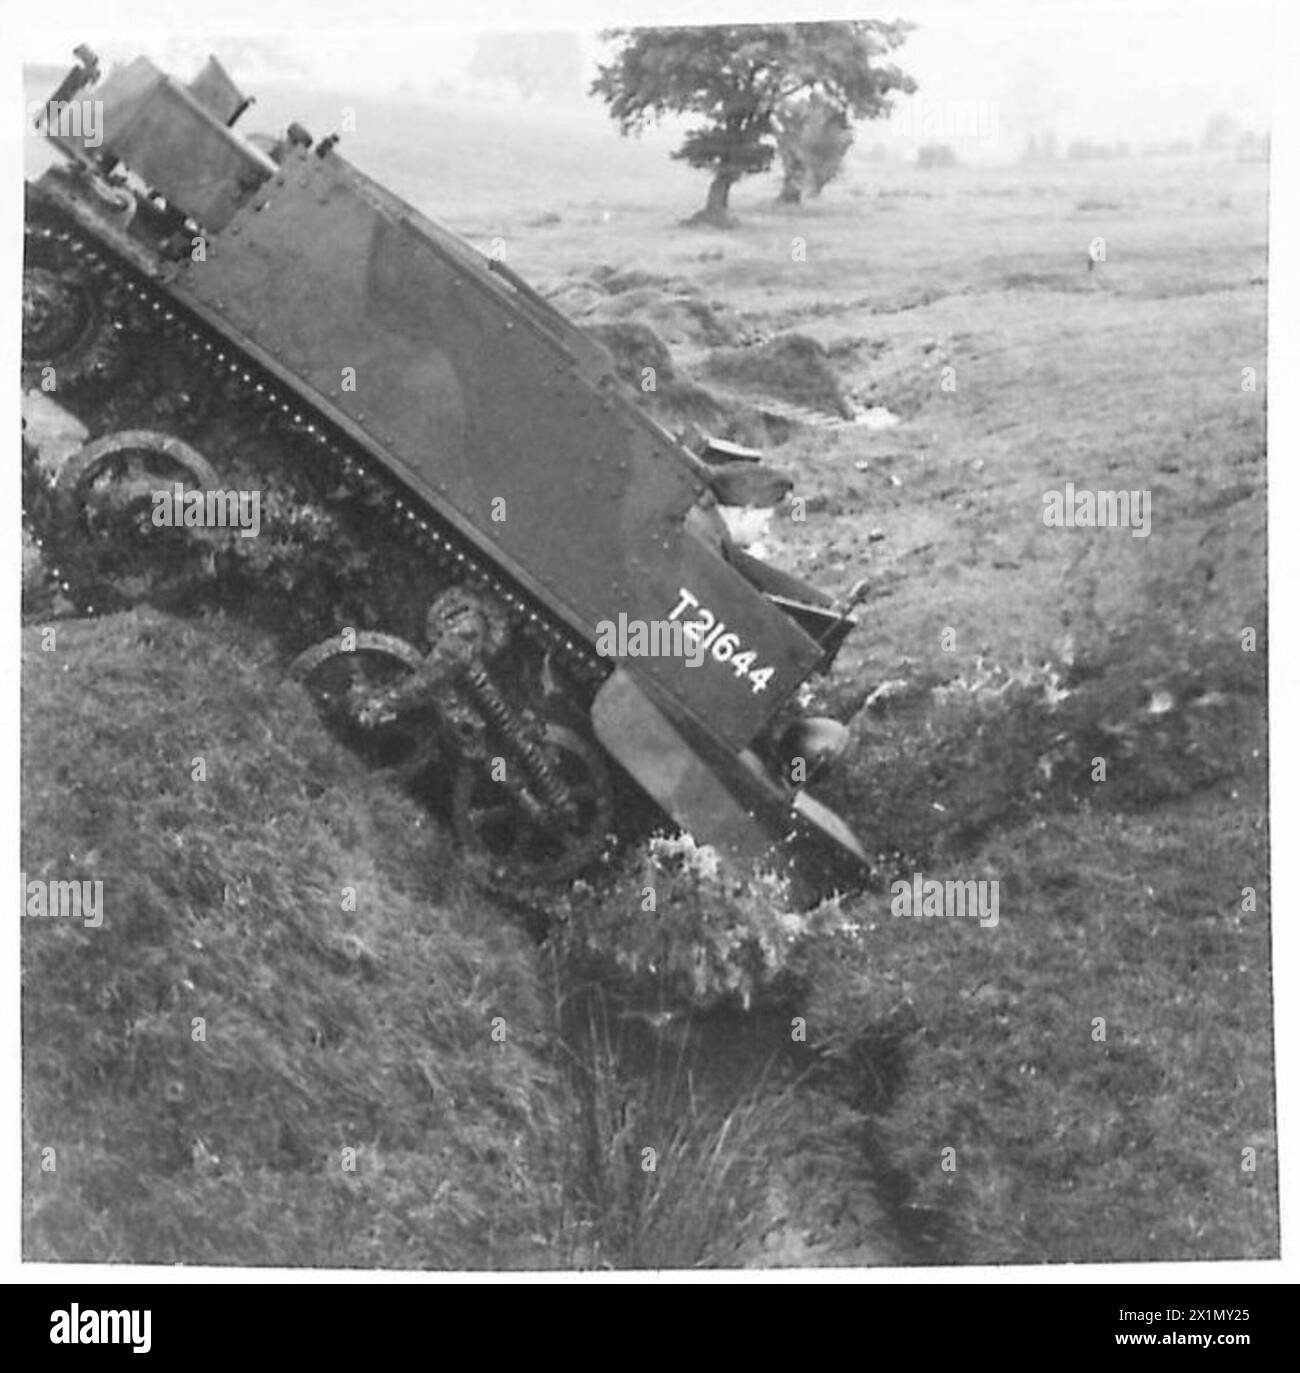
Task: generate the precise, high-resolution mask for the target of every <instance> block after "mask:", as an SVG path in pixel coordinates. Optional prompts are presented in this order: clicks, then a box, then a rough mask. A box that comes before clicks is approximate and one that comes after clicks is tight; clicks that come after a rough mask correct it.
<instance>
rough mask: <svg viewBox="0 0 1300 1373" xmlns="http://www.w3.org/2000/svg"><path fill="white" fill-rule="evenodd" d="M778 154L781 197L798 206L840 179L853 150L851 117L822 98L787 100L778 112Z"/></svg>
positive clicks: (814, 95)
mask: <svg viewBox="0 0 1300 1373" xmlns="http://www.w3.org/2000/svg"><path fill="white" fill-rule="evenodd" d="M776 123H777V134H776V150H777V153H778V154H779V156H780V158H781V193H780V196H779V197H778V198H779V199H780V200H782V201H784V202H786V203H787V204H794V205H797V204H798V203H799V202H800V201H801V200H802V199H803V196H804V192H805V191H806V192H807V193H808V194H809V195H814V196H817V195H820V194H821V193H822V188H823V187H824V186H826V185H828V184H829V183H830V182H832V181H834V180H835V178H836V177H837V176H839V174H840V171H841V170H842V168H843V166H844V156H845V154H846V153H847V152H848V150H849V149H850V148H851V147H852V146H853V126H852V124H850V123H849V119H848V116H847V115H846V114H845V113H844V112H843V111H842V110H839V109H837V108H836V107H835V106H833V105H831V104H830V103H829V102H828V101H827V100H825V99H824V98H823V97H822V96H820V95H817V94H813V95H810V96H807V97H806V98H804V99H801V100H788V101H787V102H786V103H785V104H784V105H782V106H781V108H780V109H779V110H778V111H777V117H776Z"/></svg>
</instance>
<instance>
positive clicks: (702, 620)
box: [668, 587, 773, 693]
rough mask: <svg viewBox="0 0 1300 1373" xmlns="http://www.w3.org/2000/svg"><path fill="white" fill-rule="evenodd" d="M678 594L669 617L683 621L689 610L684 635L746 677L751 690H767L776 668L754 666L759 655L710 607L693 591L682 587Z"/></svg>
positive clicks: (684, 624) (718, 660)
mask: <svg viewBox="0 0 1300 1373" xmlns="http://www.w3.org/2000/svg"><path fill="white" fill-rule="evenodd" d="M677 595H678V598H679V599H678V601H677V604H676V605H675V606H674V607H673V609H672V613H671V614H670V615H669V616H668V618H669V619H670V620H680V619H682V617H683V616H684V615H685V614H686V612H687V611H688V610H689V611H690V612H691V615H690V617H689V619H687V620H686V621H685V622H684V623H683V625H682V634H683V635H684V636H685V637H687V638H689V639H690V641H691V644H692V646H699V647H702V648H703V650H704V651H705V652H706V653H708V654H709V656H710V657H711V658H712V659H713V660H714V662H717V663H726V664H728V666H730V668H731V670H732V671H733V672H734V673H735V674H736V676H737V677H747V678H748V679H749V687H750V690H751V691H753V692H755V693H758V692H760V691H766V690H767V684H768V683H769V682H770V681H771V680H772V672H773V669H772V668H770V667H755V666H754V664H755V661H756V660H757V658H758V654H757V653H756V652H755V651H754V650H753V649H752V648H746V647H745V646H744V644H742V643H741V640H740V635H739V634H737V633H736V632H735V631H734V630H731V629H728V628H727V626H726V625H725V624H724V623H723V622H722V621H721V620H719V619H718V617H717V616H716V615H715V614H714V613H713V611H711V610H710V609H708V607H707V606H702V605H701V604H700V598H699V597H698V596H696V595H695V594H694V593H693V592H690V591H687V589H686V588H685V587H682V588H680V589H679V591H678V593H677Z"/></svg>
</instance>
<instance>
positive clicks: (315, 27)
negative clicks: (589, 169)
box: [11, 0, 1275, 145]
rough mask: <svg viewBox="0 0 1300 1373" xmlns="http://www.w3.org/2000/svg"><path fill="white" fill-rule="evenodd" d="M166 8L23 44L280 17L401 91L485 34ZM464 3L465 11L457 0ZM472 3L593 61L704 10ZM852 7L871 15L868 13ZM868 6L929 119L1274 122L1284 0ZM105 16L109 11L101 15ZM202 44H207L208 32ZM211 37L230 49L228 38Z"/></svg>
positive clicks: (340, 15) (617, 0)
mask: <svg viewBox="0 0 1300 1373" xmlns="http://www.w3.org/2000/svg"><path fill="white" fill-rule="evenodd" d="M169 8H172V7H170V6H158V5H154V4H152V3H149V2H148V0H134V3H133V4H132V5H131V6H130V7H129V9H128V10H127V11H126V12H125V14H124V15H123V17H121V18H117V19H116V20H115V21H114V22H113V24H112V27H111V28H109V29H108V30H105V28H104V24H105V17H106V16H111V15H112V14H113V12H114V9H115V7H114V6H112V5H106V4H101V5H100V7H99V8H98V9H94V8H92V9H90V10H89V12H88V13H87V15H86V20H87V21H91V22H88V24H87V26H84V27H83V26H82V25H79V24H77V23H76V21H75V20H72V19H69V20H68V21H67V23H68V27H66V28H62V29H60V30H59V31H58V32H55V31H52V30H51V29H50V28H49V27H48V25H49V23H50V17H51V16H52V15H53V14H55V13H57V14H58V16H59V23H60V24H63V23H64V19H63V16H64V14H65V12H66V11H65V6H64V5H62V4H61V5H60V6H59V7H58V9H57V11H55V10H53V9H51V8H50V7H39V8H37V9H36V10H35V11H34V12H33V21H34V23H36V24H37V25H40V30H39V31H36V32H32V33H29V34H28V35H27V36H26V41H25V42H24V56H25V57H27V58H28V59H29V60H33V59H34V60H45V61H60V62H61V61H63V60H65V58H66V56H67V53H68V50H69V48H70V47H71V45H72V43H73V42H78V41H83V40H87V39H88V40H89V41H90V42H91V44H92V46H98V47H99V48H100V49H102V51H103V53H104V55H106V56H115V55H120V54H125V53H131V52H134V51H138V50H144V51H147V52H149V53H150V55H152V56H154V57H155V58H157V59H167V60H169V61H170V62H171V63H173V64H175V63H177V62H178V60H179V59H180V58H181V57H182V56H183V55H184V54H183V53H182V52H181V51H179V50H178V45H177V41H176V39H177V35H178V26H179V25H181V24H184V25H185V26H192V27H193V28H196V29H201V30H205V31H206V32H208V33H209V34H212V33H215V34H222V33H226V34H230V33H245V32H253V33H256V32H261V33H267V32H276V31H277V30H279V29H284V30H285V31H283V32H281V33H280V34H279V45H280V50H281V51H282V52H283V54H284V57H285V60H286V63H287V64H292V65H293V66H296V67H300V68H301V69H302V71H303V72H304V73H305V74H306V75H307V76H308V77H309V79H311V80H312V81H314V82H316V83H318V84H320V85H324V86H328V87H332V88H334V89H340V90H347V89H357V90H381V89H388V90H391V89H393V88H395V87H397V86H398V85H401V84H403V83H410V84H411V85H413V86H416V87H418V88H421V89H426V88H429V87H431V86H432V85H433V84H434V83H435V82H436V81H438V80H439V79H440V78H441V79H444V80H449V81H459V80H461V79H462V78H463V75H464V69H465V67H466V65H467V63H468V61H469V59H470V57H471V55H472V53H473V50H474V43H475V39H476V36H477V35H476V33H474V32H467V31H465V30H464V29H459V30H458V29H455V28H447V27H441V26H439V21H438V20H437V17H436V16H437V14H438V11H437V10H436V9H432V8H428V7H426V6H424V5H420V4H416V5H414V6H412V7H411V8H410V10H409V14H408V16H407V17H406V18H405V19H403V17H402V13H401V11H402V9H403V0H390V2H389V3H388V4H385V5H384V6H383V7H382V9H381V10H380V11H379V12H376V13H374V14H371V13H370V12H369V11H367V18H366V21H365V26H364V27H360V28H359V27H358V25H357V21H356V18H355V16H356V14H357V6H356V5H354V4H346V5H345V4H330V5H327V6H324V7H322V6H321V5H320V4H319V3H313V4H312V5H311V6H310V8H309V9H304V8H302V7H300V6H296V5H295V6H291V7H290V8H289V11H288V13H289V14H292V15H293V19H292V20H289V23H290V24H291V23H293V22H295V21H298V20H302V22H303V27H302V28H301V29H299V30H297V31H296V32H294V31H293V30H292V29H291V28H289V27H288V26H287V25H286V11H285V9H284V8H283V7H277V6H276V5H275V4H270V3H268V2H267V0H261V3H242V2H241V0H228V2H227V3H225V4H223V5H221V6H218V7H211V12H209V13H207V14H200V13H191V12H190V10H189V9H172V14H171V16H170V17H168V16H167V11H168V9H169ZM196 8H197V7H196ZM204 8H205V9H206V8H208V7H204ZM362 8H363V9H364V8H365V7H362ZM11 12H12V11H11ZM854 12H855V9H854V7H851V6H843V5H839V6H837V5H835V4H833V3H832V4H827V3H822V4H815V5H814V4H809V3H801V0H786V2H785V3H772V4H768V3H754V0H748V3H740V2H739V0H737V3H729V2H728V0H711V3H710V4H709V6H708V9H707V13H708V15H709V18H710V19H714V20H718V21H729V22H738V21H741V20H744V19H753V20H767V21H771V20H773V19H779V18H787V19H788V18H812V17H847V16H848V15H852V14H854ZM456 13H458V14H463V13H464V10H461V9H460V8H459V7H457V11H456ZM474 13H475V15H476V16H479V17H481V21H482V22H484V23H490V24H492V25H493V26H494V27H497V28H510V27H515V28H518V27H549V28H554V27H565V28H572V29H577V30H578V31H580V32H581V36H582V42H583V45H584V51H585V52H586V54H587V56H588V60H589V62H591V63H593V64H594V61H595V59H596V56H597V54H598V52H599V50H600V49H599V45H598V42H597V40H596V37H595V29H596V28H597V27H599V26H602V25H606V24H610V23H614V22H620V23H625V22H631V21H634V20H637V19H640V20H641V21H642V22H656V23H665V22H672V21H674V20H679V21H680V20H685V19H688V18H691V17H692V16H693V17H695V18H697V19H698V17H699V16H700V14H701V7H700V6H699V4H698V3H689V4H683V3H677V0H653V3H650V4H646V3H643V2H642V0H607V3H605V4H600V3H589V2H588V0H566V3H564V4H556V3H546V0H531V2H529V0H518V2H516V0H502V3H496V4H485V5H483V6H475V8H474ZM856 13H857V14H858V15H859V16H861V15H862V10H861V9H858V10H857V11H856ZM866 13H867V14H871V15H876V16H878V17H882V18H894V17H902V18H906V19H910V20H912V21H914V22H915V23H916V25H917V28H916V31H915V32H914V33H913V34H912V35H911V36H910V38H909V39H908V41H907V44H906V45H905V47H904V48H903V49H902V51H901V53H900V55H899V59H898V60H899V61H900V62H901V64H902V65H903V66H904V68H905V69H906V70H907V71H909V72H911V74H912V75H913V76H915V77H916V79H917V81H918V83H919V85H920V92H919V99H920V100H921V101H922V102H934V103H935V104H936V105H938V106H944V105H945V102H946V106H947V108H938V109H936V108H934V106H933V105H932V106H931V108H930V111H929V112H930V116H931V117H932V118H942V117H949V118H953V117H960V113H961V112H960V110H959V109H956V107H957V106H959V105H962V104H965V105H967V106H969V107H971V109H972V110H973V111H974V108H975V105H976V103H977V102H981V101H982V102H986V105H988V106H989V108H985V109H983V110H980V111H975V112H976V113H979V114H981V115H982V116H983V117H984V118H986V119H992V118H996V117H998V116H999V115H1000V117H1001V120H1002V123H1003V126H1004V131H1005V128H1006V126H1008V125H1016V126H1018V127H1022V126H1023V123H1024V122H1025V121H1026V120H1029V121H1030V122H1035V121H1046V122H1048V123H1050V124H1051V125H1052V126H1054V127H1055V128H1056V129H1057V131H1058V135H1059V136H1060V137H1062V138H1067V139H1068V138H1070V137H1074V136H1085V135H1086V136H1089V137H1093V138H1098V139H1106V140H1114V139H1123V140H1126V141H1129V142H1131V143H1133V144H1134V145H1140V144H1142V143H1145V142H1150V141H1153V140H1161V139H1168V138H1173V137H1178V136H1184V137H1197V136H1199V133H1200V131H1201V129H1202V127H1203V126H1204V122H1205V118H1206V116H1207V114H1208V113H1210V112H1211V111H1214V110H1224V111H1226V112H1228V113H1229V114H1231V115H1233V116H1234V117H1235V118H1236V119H1237V120H1238V121H1239V122H1240V123H1241V124H1243V126H1245V127H1250V128H1267V127H1270V125H1271V122H1272V121H1271V115H1270V93H1271V87H1272V80H1273V72H1272V66H1271V60H1270V59H1271V54H1272V53H1273V51H1274V48H1275V44H1274V36H1273V7H1272V5H1271V4H1269V3H1264V2H1263V0H1231V2H1230V3H1214V2H1213V0H1177V2H1175V0H1158V2H1152V0H1123V3H1107V2H1106V0H1100V2H1099V0H1093V2H1092V3H1086V4H1081V3H1077V2H1076V3H1063V2H1061V0H999V3H996V4H992V3H990V4H985V3H980V0H973V3H964V4H955V3H953V0H946V2H943V0H912V2H911V3H903V4H900V5H899V6H898V8H897V10H894V9H893V8H890V9H888V10H881V9H874V8H872V9H867V11H866ZM127 15H129V18H128V17H126V16H127ZM303 16H309V18H306V19H304V18H303ZM96 18H97V19H98V23H95V22H93V21H94V20H95V19H96ZM151 19H152V20H153V22H154V23H155V24H157V23H158V21H159V20H161V25H160V27H159V29H157V30H156V32H159V31H160V32H161V33H163V34H166V35H168V37H167V38H161V37H154V38H150V37H149V36H148V33H147V32H146V30H147V28H148V27H149V25H150V21H151ZM135 35H139V37H136V36H135ZM191 37H192V34H191ZM192 41H193V44H194V46H193V49H192V51H193V53H194V54H197V53H198V52H199V50H200V49H201V48H202V47H203V46H205V43H204V42H203V41H202V40H198V39H192ZM181 46H182V47H184V46H185V45H184V44H182V45H181ZM214 46H216V47H217V50H218V51H220V48H221V45H220V43H219V42H217V43H215V44H214ZM169 48H170V52H169V51H168V49H169ZM181 74H184V73H181ZM249 75H253V73H249ZM257 75H263V74H262V73H257ZM994 106H996V108H994ZM925 110H926V106H925V105H924V104H923V105H922V106H919V107H918V113H921V114H924V113H925Z"/></svg>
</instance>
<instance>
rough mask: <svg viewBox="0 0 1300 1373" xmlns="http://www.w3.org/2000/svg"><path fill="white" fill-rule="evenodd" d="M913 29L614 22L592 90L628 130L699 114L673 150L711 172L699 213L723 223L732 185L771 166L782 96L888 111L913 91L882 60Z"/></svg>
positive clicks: (847, 110)
mask: <svg viewBox="0 0 1300 1373" xmlns="http://www.w3.org/2000/svg"><path fill="white" fill-rule="evenodd" d="M911 28H912V26H911V25H910V24H906V23H903V22H901V21H895V22H893V23H886V22H884V21H882V20H877V19H866V20H856V21H853V22H850V23H820V24H773V25H759V24H744V25H726V26H724V25H718V26H714V27H708V28H658V29H610V30H608V31H606V32H605V33H604V34H603V35H602V37H603V38H604V39H606V40H607V41H609V42H613V43H616V44H618V47H617V49H616V51H615V53H614V56H613V58H612V60H611V61H609V62H607V63H603V64H602V65H601V67H600V69H599V75H598V76H597V77H596V79H595V81H594V82H593V83H592V87H591V90H592V94H593V95H599V96H600V97H601V98H602V99H604V100H605V101H606V103H607V104H608V105H609V111H610V114H611V115H612V116H613V118H614V119H616V120H617V121H618V124H619V127H620V129H621V131H622V132H623V133H625V134H627V133H634V132H639V131H640V130H641V129H643V128H645V127H646V126H647V125H649V124H653V123H655V122H656V121H657V120H659V119H661V118H662V117H663V116H664V115H669V114H698V115H701V116H703V119H704V123H702V124H701V125H699V126H698V127H696V128H693V129H691V130H690V132H688V133H687V135H686V137H685V139H684V141H683V142H682V145H681V147H680V148H678V149H677V151H676V152H674V153H673V156H674V157H679V158H683V159H684V160H685V161H687V162H689V163H690V164H691V166H692V167H699V168H701V169H704V170H707V171H709V172H710V173H711V174H712V181H711V182H710V185H709V195H708V200H707V202H706V204H705V207H704V209H703V210H701V211H700V213H699V214H698V215H696V216H695V218H696V220H698V221H702V222H705V223H710V224H718V225H725V224H728V223H730V222H731V221H730V218H729V215H728V212H727V200H728V197H729V196H730V194H731V188H732V186H734V185H735V184H736V182H737V181H739V180H740V179H741V178H742V177H745V176H751V175H753V174H754V173H755V172H765V171H767V169H768V168H769V167H770V166H771V165H772V158H773V157H774V155H775V153H776V138H777V132H778V126H779V122H780V118H779V111H780V110H781V108H782V107H783V106H785V105H787V104H788V102H791V101H795V100H797V99H798V98H800V97H809V96H813V95H817V96H818V97H820V99H821V100H822V101H823V102H825V104H826V106H828V107H829V108H830V109H832V110H834V111H836V112H838V113H839V114H840V115H841V116H842V117H843V118H844V120H846V121H848V120H851V119H875V118H877V117H879V116H880V115H883V114H887V113H888V112H889V109H890V100H889V97H890V95H891V93H893V92H895V91H902V92H909V91H914V90H915V89H916V83H915V82H914V81H913V80H912V78H911V77H910V76H908V75H907V74H906V73H905V72H903V71H902V70H901V69H900V68H899V67H897V66H895V65H894V64H893V63H892V62H884V61H882V59H883V58H886V57H887V56H888V55H889V54H890V53H891V52H893V51H894V49H896V48H898V47H899V46H900V45H901V44H902V43H903V41H904V40H905V38H906V37H907V34H908V33H909V32H910V31H911Z"/></svg>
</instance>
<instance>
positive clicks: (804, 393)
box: [705, 334, 852, 418]
mask: <svg viewBox="0 0 1300 1373" xmlns="http://www.w3.org/2000/svg"><path fill="white" fill-rule="evenodd" d="M705 373H706V375H707V376H710V377H714V378H716V379H717V380H718V381H722V382H728V383H730V384H732V385H734V386H737V387H739V388H740V389H742V390H744V389H746V388H748V389H752V390H756V391H761V392H763V393H765V394H767V395H770V396H773V397H775V398H777V399H779V400H788V401H793V402H794V403H795V404H796V405H806V406H810V407H812V408H814V409H820V410H825V411H827V412H828V413H830V414H834V415H843V416H844V417H845V418H849V417H850V416H851V415H852V409H851V407H850V405H849V402H848V399H847V397H846V396H845V394H844V391H843V388H842V386H841V385H840V379H839V376H838V374H837V373H836V371H835V368H834V365H833V363H832V362H831V359H830V355H829V354H828V353H827V351H826V349H825V347H824V346H823V345H822V344H821V343H819V342H818V341H817V340H816V339H814V338H809V337H808V336H807V335H806V334H782V335H780V336H779V337H777V338H774V339H772V340H770V341H769V342H767V343H762V344H758V345H756V346H754V347H752V348H725V349H724V348H719V349H715V350H714V351H713V352H712V353H710V354H709V358H708V362H707V363H706V365H705Z"/></svg>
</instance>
